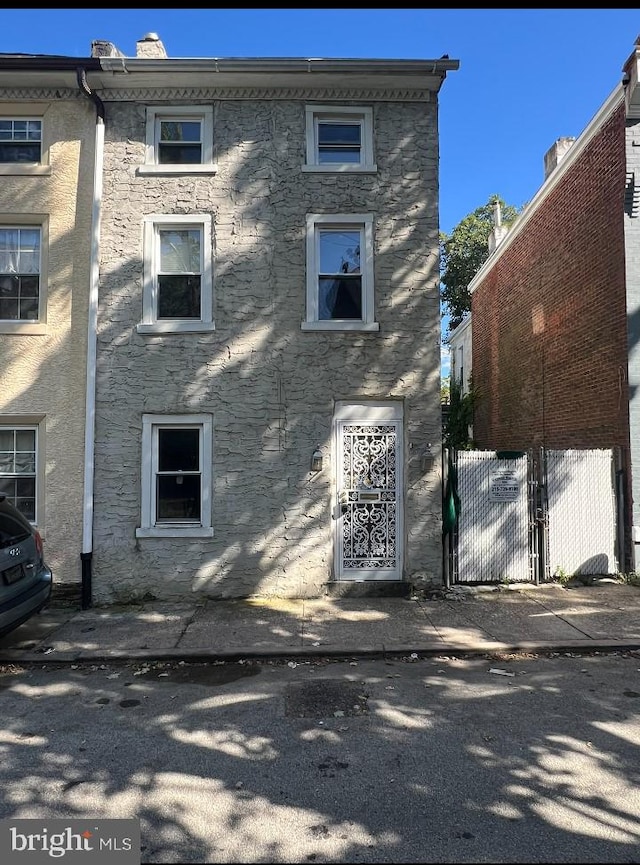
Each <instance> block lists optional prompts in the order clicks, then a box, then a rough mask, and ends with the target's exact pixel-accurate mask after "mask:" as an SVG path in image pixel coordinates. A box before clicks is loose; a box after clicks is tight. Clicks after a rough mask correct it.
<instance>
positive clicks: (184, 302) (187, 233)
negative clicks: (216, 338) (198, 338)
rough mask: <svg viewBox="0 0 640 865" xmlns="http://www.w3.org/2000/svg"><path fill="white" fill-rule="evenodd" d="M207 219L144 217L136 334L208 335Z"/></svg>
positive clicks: (210, 321) (202, 216)
mask: <svg viewBox="0 0 640 865" xmlns="http://www.w3.org/2000/svg"><path fill="white" fill-rule="evenodd" d="M212 312H213V300H212V265H211V217H210V216H209V215H208V214H197V215H179V216H176V215H166V214H162V215H155V216H145V222H144V288H143V318H142V323H141V324H139V325H138V331H139V332H141V333H169V332H172V331H175V332H180V331H192V332H193V331H204V330H213V329H214V325H213V317H212Z"/></svg>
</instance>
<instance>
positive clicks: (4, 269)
mask: <svg viewBox="0 0 640 865" xmlns="http://www.w3.org/2000/svg"><path fill="white" fill-rule="evenodd" d="M40 243H41V229H40V228H38V227H35V226H32V225H29V226H11V227H7V228H3V227H0V321H5V322H6V321H38V318H39V301H40Z"/></svg>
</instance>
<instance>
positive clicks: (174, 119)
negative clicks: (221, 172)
mask: <svg viewBox="0 0 640 865" xmlns="http://www.w3.org/2000/svg"><path fill="white" fill-rule="evenodd" d="M215 168H216V166H215V165H214V162H213V109H212V108H211V107H207V106H187V107H182V108H174V109H169V108H147V140H146V155H145V164H144V165H141V166H139V168H138V173H140V174H188V173H205V174H206V173H209V174H210V173H213V172H214V171H215Z"/></svg>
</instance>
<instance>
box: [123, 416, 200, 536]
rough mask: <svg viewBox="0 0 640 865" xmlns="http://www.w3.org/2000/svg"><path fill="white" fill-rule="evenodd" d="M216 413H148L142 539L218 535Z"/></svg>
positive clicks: (138, 532) (144, 429) (144, 426)
mask: <svg viewBox="0 0 640 865" xmlns="http://www.w3.org/2000/svg"><path fill="white" fill-rule="evenodd" d="M212 429H213V423H212V418H211V415H205V414H202V415H151V414H145V415H143V416H142V460H143V461H142V521H141V526H140V528H138V529H136V536H137V537H190V538H194V537H212V536H213V528H212V527H211V462H212V435H213V433H212Z"/></svg>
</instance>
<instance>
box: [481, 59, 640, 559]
mask: <svg viewBox="0 0 640 865" xmlns="http://www.w3.org/2000/svg"><path fill="white" fill-rule="evenodd" d="M639 60H640V49H639V48H638V47H636V49H635V50H634V53H633V54H632V55H631V57H630V58H629V60H628V61H627V63H626V64H625V66H624V78H623V82H622V83H621V84H620V85H618V86H617V87H616V88H615V89H614V91H613V92H612V94H611V95H610V97H609V98H608V99H607V100H606V102H605V103H604V104H603V105H602V107H601V108H600V110H599V111H598V113H597V114H596V116H595V117H594V118H593V120H592V121H591V123H590V124H589V126H588V127H587V128H586V129H585V130H584V132H583V133H582V134H581V135H580V136H579V137H578V138H577V139H576V140H575V141H574V140H572V139H559V140H558V141H557V142H556V144H555V145H554V146H553V147H552V148H551V150H550V151H549V152H548V153H547V155H546V156H545V172H546V177H545V181H544V183H543V185H542V187H541V188H540V190H539V191H538V193H537V194H536V195H535V197H534V198H533V200H532V201H531V202H530V203H529V204H528V205H527V206H526V208H525V209H524V211H523V213H522V214H521V215H520V217H519V219H518V220H517V221H516V223H515V224H514V225H513V226H512V227H511V228H510V230H509V232H508V233H507V234H506V236H505V237H504V238H501V240H500V242H499V243H498V244H497V245H496V248H495V249H494V251H493V253H492V254H491V255H490V257H489V259H488V260H487V262H486V263H485V264H484V265H483V267H482V268H481V270H480V271H479V272H478V274H477V275H476V277H475V278H474V279H473V281H472V283H471V285H470V290H471V292H472V314H473V380H474V386H476V387H477V389H478V392H479V400H478V403H477V405H476V411H475V417H474V436H475V439H476V442H477V444H478V446H479V447H484V448H492V449H493V448H495V449H518V448H529V447H537V446H544V447H546V448H557V449H561V448H577V449H589V448H616V449H619V453H620V454H621V466H622V471H623V472H624V477H625V484H626V489H625V493H626V505H627V506H626V508H625V523H626V525H625V538H624V544H623V547H624V559H625V562H624V565H625V569H631V568H632V567H634V566H635V562H636V561H637V553H636V550H637V544H638V542H639V541H640V388H639V387H638V385H640V347H639V337H640V252H639V251H638V250H639V249H640V221H639V219H638V217H639V215H640V209H639V202H640V197H639V195H638V192H637V190H638V189H639V188H640V179H639V178H640V146H638V145H640V87H639V86H638V77H639V76H638V63H639ZM634 548H635V549H634Z"/></svg>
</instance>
